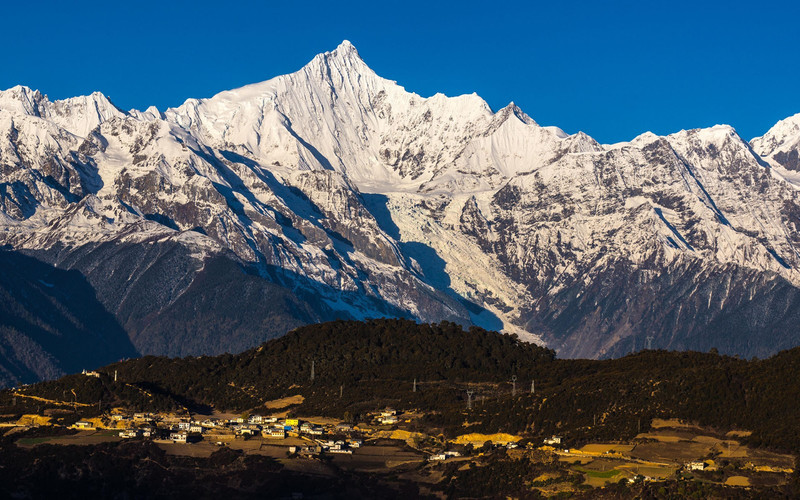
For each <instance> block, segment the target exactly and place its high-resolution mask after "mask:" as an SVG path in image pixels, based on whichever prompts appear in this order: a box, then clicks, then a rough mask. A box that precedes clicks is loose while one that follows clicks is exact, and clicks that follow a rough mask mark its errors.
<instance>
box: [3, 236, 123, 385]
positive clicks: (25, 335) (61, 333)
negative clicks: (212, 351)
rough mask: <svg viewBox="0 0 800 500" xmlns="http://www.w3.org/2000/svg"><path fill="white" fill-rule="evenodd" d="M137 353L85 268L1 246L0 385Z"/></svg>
mask: <svg viewBox="0 0 800 500" xmlns="http://www.w3.org/2000/svg"><path fill="white" fill-rule="evenodd" d="M137 354H138V353H137V352H136V349H134V347H133V345H131V342H130V340H129V339H128V336H127V335H126V334H125V331H124V330H123V329H122V328H120V327H119V325H118V324H117V323H116V321H114V318H113V316H111V315H110V314H109V313H108V312H106V310H105V309H104V308H103V306H102V304H100V302H99V301H98V300H97V298H96V297H95V292H94V289H93V288H92V287H91V286H90V285H89V284H88V283H87V282H86V280H85V279H84V278H83V276H81V274H80V273H79V272H77V271H64V270H60V269H56V268H54V267H52V266H49V265H47V264H45V263H43V262H40V261H38V260H36V259H32V258H30V257H26V256H24V255H21V254H19V253H16V252H12V251H8V250H2V251H0V385H3V386H8V385H17V384H20V383H29V382H34V381H37V380H41V379H48V378H55V377H59V376H62V375H65V374H67V373H75V372H78V371H81V370H82V369H85V368H94V367H96V366H97V365H98V364H100V363H103V362H104V360H105V362H111V361H117V360H119V359H122V358H128V357H134V356H136V355H137Z"/></svg>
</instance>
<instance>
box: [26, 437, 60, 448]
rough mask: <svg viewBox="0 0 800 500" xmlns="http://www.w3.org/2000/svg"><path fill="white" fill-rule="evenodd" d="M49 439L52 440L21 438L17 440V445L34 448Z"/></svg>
mask: <svg viewBox="0 0 800 500" xmlns="http://www.w3.org/2000/svg"><path fill="white" fill-rule="evenodd" d="M51 439H52V438H49V437H35V438H21V439H19V440H17V444H18V445H22V446H35V445H37V444H41V443H46V442H48V441H50V440H51Z"/></svg>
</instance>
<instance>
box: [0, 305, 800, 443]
mask: <svg viewBox="0 0 800 500" xmlns="http://www.w3.org/2000/svg"><path fill="white" fill-rule="evenodd" d="M312 363H313V367H314V378H313V380H312V378H311V372H312ZM99 371H100V372H101V373H102V374H103V375H102V376H101V377H100V378H94V377H86V376H82V375H70V376H67V377H64V378H61V379H59V380H55V381H49V382H42V383H39V384H36V385H32V386H28V387H25V388H23V389H21V390H22V391H23V392H24V393H26V394H31V395H37V396H40V397H43V398H47V399H53V400H65V399H66V400H74V401H76V402H78V403H88V404H93V405H96V406H93V407H92V408H97V410H96V411H101V410H102V409H103V408H106V409H107V408H108V407H110V406H118V405H123V406H128V407H130V408H131V409H135V410H184V409H185V410H187V411H192V412H204V411H209V410H211V409H212V408H217V409H227V410H237V411H242V412H245V411H258V409H259V407H261V406H262V405H263V403H264V402H266V401H270V400H273V399H276V398H280V397H284V396H289V395H295V394H300V395H303V396H304V397H305V401H304V402H303V404H302V405H300V406H298V407H296V408H294V409H293V411H294V412H296V413H298V414H316V415H321V414H324V415H331V416H337V417H346V418H348V419H351V420H358V419H359V418H360V417H361V416H363V415H364V414H365V413H366V412H368V411H374V410H375V409H378V408H381V407H383V406H394V407H396V408H400V409H406V410H410V409H417V410H420V411H421V412H423V413H424V414H425V417H424V419H423V420H422V421H420V422H419V423H418V424H417V425H421V426H425V427H427V428H428V429H430V428H439V429H440V430H441V432H442V433H443V434H444V435H445V436H452V435H455V434H456V433H463V432H465V431H466V432H510V433H521V434H524V435H526V436H530V437H538V436H543V435H548V434H552V433H559V434H562V435H564V436H565V437H566V438H567V439H569V440H570V442H572V443H575V444H579V443H581V442H586V441H589V440H593V439H604V440H623V439H630V438H632V437H633V436H635V435H636V434H637V433H638V432H640V431H644V430H646V429H647V428H648V427H649V424H650V421H651V420H652V418H656V417H659V418H680V419H684V420H688V421H693V422H697V423H698V424H700V425H703V426H709V427H712V428H717V429H719V430H720V431H725V430H729V429H747V430H752V431H753V434H752V435H751V436H750V437H749V438H747V439H748V444H750V445H751V446H764V447H769V448H772V449H776V450H784V451H790V452H793V453H797V452H798V451H800V427H798V426H797V402H798V401H800V387H798V384H797V383H796V378H797V374H798V373H800V348H798V349H792V350H789V351H784V352H781V353H779V354H778V355H776V356H773V357H771V358H769V359H765V360H751V361H746V360H742V359H737V358H734V357H729V356H721V355H719V354H716V353H699V352H666V351H642V352H639V353H636V354H631V355H628V356H626V357H623V358H620V359H612V360H603V361H594V360H570V359H557V358H556V356H555V353H554V352H553V351H552V350H549V349H545V348H541V347H538V346H535V345H532V344H529V343H525V342H522V341H519V340H518V339H517V338H516V337H514V336H509V335H501V334H498V333H495V332H489V331H485V330H482V329H480V328H475V327H473V328H471V329H469V330H468V331H465V330H463V329H462V327H461V326H459V325H456V324H454V323H447V322H445V323H441V324H435V325H427V324H417V323H415V322H413V321H409V320H401V319H382V320H368V321H364V322H358V321H335V322H330V323H323V324H316V325H310V326H305V327H301V328H298V329H296V330H294V331H292V332H290V333H289V334H287V335H286V336H284V337H281V338H279V339H274V340H270V341H268V342H266V343H265V344H263V345H261V346H259V347H257V348H255V349H251V350H249V351H246V352H243V353H241V354H237V355H230V354H226V355H221V356H214V357H190V358H183V359H178V358H174V359H170V358H164V357H154V356H147V357H144V358H140V359H134V360H129V361H124V362H120V363H115V364H112V365H109V366H107V367H105V368H103V369H100V370H99ZM114 372H116V373H117V381H116V382H115V381H114V379H113V374H114ZM514 377H516V378H515V379H514ZM414 380H416V381H417V391H416V392H413V384H414ZM512 380H516V391H514V387H513V385H512ZM532 381H534V382H535V392H533V393H531V382H532ZM467 390H470V391H471V392H472V393H473V404H472V408H471V409H467ZM72 391H74V395H73V392H72ZM340 395H341V396H340ZM22 399H23V398H18V399H17V400H16V404H17V406H16V407H15V406H14V400H13V399H12V395H11V393H10V392H9V391H4V392H2V393H0V406H1V407H4V410H3V413H6V414H10V413H14V412H17V413H22V412H26V411H30V410H31V408H30V405H32V403H30V402H27V403H26V402H25V401H22ZM26 404H27V405H29V406H28V407H27V408H26V407H24V405H26ZM82 411H83V412H84V413H85V412H86V411H91V409H89V410H82ZM465 421H466V422H470V425H469V426H467V427H464V426H463V424H464V422H465Z"/></svg>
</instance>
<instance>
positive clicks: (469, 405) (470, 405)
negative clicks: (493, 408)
mask: <svg viewBox="0 0 800 500" xmlns="http://www.w3.org/2000/svg"><path fill="white" fill-rule="evenodd" d="M472 394H474V391H471V390H469V391H467V409H468V410H471V409H472Z"/></svg>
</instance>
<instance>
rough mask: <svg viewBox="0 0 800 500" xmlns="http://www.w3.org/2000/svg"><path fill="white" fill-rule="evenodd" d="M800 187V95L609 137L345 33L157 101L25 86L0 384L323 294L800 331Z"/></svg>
mask: <svg viewBox="0 0 800 500" xmlns="http://www.w3.org/2000/svg"><path fill="white" fill-rule="evenodd" d="M798 189H800V114H797V115H795V116H792V117H789V118H787V119H785V120H783V121H781V122H779V123H778V124H776V125H775V126H774V127H773V128H771V129H770V130H769V131H768V132H767V133H766V134H765V135H764V136H762V137H758V138H755V139H752V140H751V141H749V142H748V141H746V140H744V139H742V138H741V137H740V136H739V135H738V134H737V133H736V131H735V130H734V129H733V128H731V127H729V126H724V125H718V126H714V127H711V128H707V129H696V130H688V131H680V132H678V133H675V134H672V135H668V136H663V137H661V136H656V135H654V134H651V133H645V134H642V135H640V136H638V137H636V138H635V139H633V140H632V141H630V142H625V143H618V144H610V145H606V144H600V143H598V142H597V141H595V140H594V139H592V138H591V137H589V136H588V135H586V134H584V133H582V132H578V133H576V134H572V135H570V134H567V133H565V132H563V131H562V130H560V129H559V128H557V127H551V126H540V125H538V124H537V123H536V122H535V121H534V120H533V119H532V118H531V117H529V116H528V115H527V114H525V113H524V112H523V111H522V110H521V109H520V108H519V107H517V106H516V105H514V104H513V103H511V104H509V105H508V106H506V107H504V108H502V109H500V110H498V111H493V110H492V109H490V107H489V106H488V105H487V104H486V102H485V101H484V100H482V99H481V98H480V97H479V96H477V95H475V94H472V95H463V96H458V97H446V96H444V95H442V94H436V95H434V96H432V97H428V98H423V97H420V96H419V95H416V94H414V93H410V92H407V91H406V90H405V89H403V87H401V86H399V85H398V84H397V83H395V82H393V81H390V80H386V79H384V78H381V77H380V76H378V75H377V74H375V72H373V71H372V70H371V69H370V68H369V67H368V66H367V65H366V64H365V62H364V61H363V60H362V59H361V57H360V56H359V54H358V52H357V50H356V49H355V47H354V46H353V45H352V44H350V43H349V42H347V41H345V42H343V43H342V44H341V45H340V46H339V47H337V48H336V49H335V50H333V51H332V52H325V53H323V54H319V55H318V56H316V57H315V58H314V59H313V60H312V61H311V62H309V63H308V64H307V65H306V66H304V67H303V68H302V69H300V70H299V71H297V72H295V73H292V74H289V75H283V76H279V77H276V78H273V79H271V80H268V81H265V82H262V83H256V84H253V85H248V86H245V87H242V88H239V89H235V90H230V91H225V92H221V93H219V94H217V95H215V96H213V97H211V98H207V99H189V100H187V101H186V102H185V103H184V104H183V105H181V106H179V107H177V108H170V109H167V110H164V111H160V110H158V109H156V108H154V107H151V108H148V109H147V110H145V111H138V110H131V111H123V110H120V109H118V108H117V107H115V106H114V104H112V103H111V102H110V101H109V100H108V99H107V98H106V97H105V96H104V95H102V94H100V93H93V94H92V95H90V96H84V97H76V98H71V99H65V100H60V101H50V100H49V99H48V98H47V96H45V95H43V94H42V93H40V92H39V91H36V90H31V89H29V88H27V87H23V86H17V87H13V88H11V89H8V90H5V91H0V245H4V246H3V247H2V248H3V250H2V252H1V253H2V255H0V257H2V259H4V261H5V262H7V263H8V264H5V263H4V264H3V268H2V269H0V294H3V295H4V296H6V297H8V300H6V301H5V303H4V305H3V306H2V307H3V308H2V309H0V311H2V315H0V384H3V385H13V384H16V383H20V382H27V381H31V380H36V379H40V378H48V377H53V376H57V375H59V374H63V373H67V372H70V371H74V370H75V369H77V368H78V366H76V365H78V364H79V365H81V366H84V367H86V368H91V367H93V366H97V365H100V364H105V363H108V362H111V361H115V360H117V359H120V358H125V357H134V356H138V355H145V354H158V355H168V356H187V355H204V354H217V353H221V352H239V351H242V350H245V349H247V348H250V347H252V346H255V345H258V344H260V343H261V342H263V341H265V340H267V339H269V338H273V337H276V336H280V335H282V334H284V333H286V332H287V331H289V330H291V329H293V328H295V327H298V326H301V325H304V324H308V323H313V322H318V321H325V320H331V319H335V318H346V319H364V318H371V317H406V318H412V319H415V320H418V321H423V322H439V321H452V322H456V323H459V324H462V325H477V326H480V327H483V328H486V329H491V330H499V331H503V332H506V333H510V334H516V335H517V336H519V337H520V338H521V339H523V340H527V341H532V342H536V343H540V344H546V345H547V346H548V347H550V348H552V349H555V350H556V351H557V352H558V354H559V356H561V357H588V358H605V357H616V356H620V355H623V354H625V353H628V352H631V351H636V350H641V349H643V348H654V349H655V348H663V349H680V350H684V349H693V350H703V351H706V350H709V349H711V348H716V349H718V350H719V351H720V352H723V353H729V354H737V355H741V356H747V357H751V356H768V355H770V354H773V353H775V352H777V351H779V350H782V349H786V348H790V347H793V346H796V345H798V344H800V331H798V329H797V327H796V325H797V324H798V321H800V273H799V272H798V266H800V255H798V248H800V200H799V199H798V193H799V191H798ZM55 278H58V279H55ZM59 280H60V281H59ZM76 304H79V305H80V306H81V307H80V310H79V311H78V312H75V313H71V312H70V311H73V310H75V305H76ZM54 311H55V312H59V314H56V313H55V312H54ZM91 311H94V312H91ZM62 313H63V314H62ZM95 317H96V318H98V320H97V322H96V323H93V321H92V318H95ZM84 344H85V345H91V347H92V348H91V350H85V349H80V351H81V352H82V353H84V354H83V355H82V356H77V357H76V356H75V354H74V351H75V350H76V349H75V348H76V347H77V346H81V345H84ZM65 345H69V346H72V347H73V349H65V348H64V347H63V346H65ZM87 353H90V354H87Z"/></svg>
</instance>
